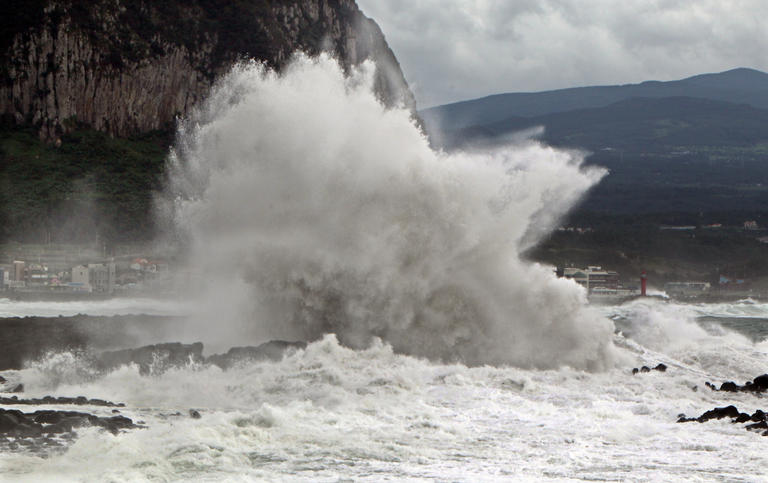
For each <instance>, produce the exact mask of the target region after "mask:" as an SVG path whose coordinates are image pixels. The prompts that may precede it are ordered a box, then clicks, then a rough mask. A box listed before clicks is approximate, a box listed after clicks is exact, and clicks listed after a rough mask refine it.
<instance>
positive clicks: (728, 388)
mask: <svg viewBox="0 0 768 483" xmlns="http://www.w3.org/2000/svg"><path fill="white" fill-rule="evenodd" d="M740 389H741V387H740V386H739V385H737V384H736V383H735V382H732V381H728V382H724V383H722V384H721V385H720V391H725V392H739V390H740Z"/></svg>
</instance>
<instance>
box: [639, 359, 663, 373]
mask: <svg viewBox="0 0 768 483" xmlns="http://www.w3.org/2000/svg"><path fill="white" fill-rule="evenodd" d="M651 371H659V372H666V371H667V366H666V364H663V363H661V362H660V363H658V364H657V365H656V367H654V368H653V369H651V368H650V367H648V366H643V367H641V368H639V369H638V368H637V367H635V368H634V369H632V374H633V375H634V374H637V373H638V372H651Z"/></svg>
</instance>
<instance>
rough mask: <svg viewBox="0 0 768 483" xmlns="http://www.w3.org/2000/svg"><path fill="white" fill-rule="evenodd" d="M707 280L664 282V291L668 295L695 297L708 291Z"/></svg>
mask: <svg viewBox="0 0 768 483" xmlns="http://www.w3.org/2000/svg"><path fill="white" fill-rule="evenodd" d="M710 288H711V286H710V284H709V282H669V283H666V284H664V291H665V292H667V295H669V296H670V297H696V296H699V295H702V294H704V293H706V292H709V289H710Z"/></svg>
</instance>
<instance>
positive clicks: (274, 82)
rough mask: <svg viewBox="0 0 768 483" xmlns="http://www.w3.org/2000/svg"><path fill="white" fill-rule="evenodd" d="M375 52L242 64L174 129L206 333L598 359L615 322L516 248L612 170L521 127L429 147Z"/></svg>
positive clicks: (178, 205)
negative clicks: (488, 139)
mask: <svg viewBox="0 0 768 483" xmlns="http://www.w3.org/2000/svg"><path fill="white" fill-rule="evenodd" d="M371 73H372V65H370V64H365V65H363V67H362V68H360V69H357V70H353V71H352V72H351V73H350V74H349V75H345V74H344V73H343V72H342V69H341V68H340V67H339V66H338V64H337V63H336V62H335V61H334V60H333V59H331V58H328V57H326V56H320V57H318V58H307V57H304V56H298V57H297V58H296V59H295V60H294V61H293V62H292V63H291V64H290V65H289V66H288V67H287V68H286V69H285V70H284V71H283V72H282V73H280V74H277V73H275V72H273V71H271V70H269V69H267V68H265V67H264V66H262V65H260V64H256V63H244V64H240V65H238V66H236V67H235V68H234V69H233V70H232V72H230V73H229V74H228V75H227V76H225V77H224V78H223V79H222V80H221V81H220V82H219V83H218V84H217V86H216V87H215V88H214V90H213V92H212V94H211V96H210V98H209V100H208V101H207V102H206V103H204V105H203V106H202V107H201V108H200V109H199V110H198V111H197V112H196V113H195V114H194V115H193V116H192V117H191V118H190V119H188V120H187V121H185V122H184V124H183V125H182V128H181V130H180V136H179V142H178V143H177V148H176V149H175V151H174V153H173V154H172V156H171V160H170V166H169V180H170V183H169V189H168V193H167V197H166V201H167V204H166V205H165V208H166V213H168V214H169V215H170V216H171V217H172V219H173V222H174V225H175V229H176V230H177V233H180V234H181V237H182V239H185V240H188V241H189V242H190V244H191V256H190V263H191V267H192V271H193V272H194V273H198V274H199V276H200V278H201V279H202V281H203V285H202V286H203V290H201V293H200V294H199V295H198V298H199V301H200V303H199V305H197V306H195V309H194V310H193V311H194V312H196V313H197V314H198V316H197V317H196V319H197V324H196V329H194V330H193V333H194V334H195V335H199V338H202V339H204V341H206V342H208V343H209V344H213V346H214V347H222V348H223V347H227V346H230V345H236V344H241V345H242V343H243V341H249V342H251V343H254V342H258V341H263V340H268V339H276V338H279V339H303V340H315V339H317V338H319V337H321V336H322V335H323V334H326V333H335V334H337V336H338V338H339V340H340V341H341V342H342V343H344V344H347V345H349V346H351V347H357V348H361V347H366V346H367V345H368V344H369V343H370V342H371V340H372V339H373V338H375V337H378V338H381V339H383V340H385V341H387V342H388V343H389V344H391V345H392V346H393V347H394V348H395V350H396V351H399V352H403V353H408V354H414V355H418V356H426V357H430V358H433V359H441V360H457V361H462V362H465V363H468V364H485V363H491V364H514V365H518V366H521V367H540V368H551V367H559V366H563V365H568V366H571V367H575V368H582V369H590V370H599V369H605V368H606V367H610V366H611V365H612V364H613V363H614V360H615V354H614V353H615V351H614V348H613V346H612V342H611V336H612V332H613V326H612V324H611V322H610V320H608V319H606V318H604V317H602V316H600V314H598V313H597V312H596V311H594V310H592V309H591V308H589V307H587V306H586V300H585V296H584V292H583V290H582V289H581V288H580V287H578V286H577V285H576V284H574V283H573V282H571V281H567V280H560V279H557V278H556V277H555V275H554V274H553V273H552V269H551V267H545V266H542V265H539V264H536V263H531V262H528V261H526V260H524V259H523V258H522V257H521V252H522V251H524V250H525V249H527V248H529V247H530V246H532V244H534V243H536V242H537V241H538V240H540V239H541V237H543V236H545V235H546V234H547V233H548V232H549V231H550V230H551V229H553V228H554V226H555V225H556V223H557V222H558V220H559V219H560V217H561V216H562V215H563V214H564V213H565V212H566V211H567V210H568V209H569V208H570V207H572V206H573V204H574V203H575V202H576V201H577V200H578V199H579V198H580V197H581V196H582V195H583V194H584V193H585V191H586V190H587V189H589V188H590V187H591V186H592V185H593V184H595V183H596V182H597V181H598V180H599V179H600V177H601V176H602V175H603V171H602V170H600V169H595V168H585V167H583V166H582V161H583V159H582V157H581V155H580V154H579V153H572V152H565V151H558V150H555V149H552V148H549V147H546V146H542V145H541V144H539V143H537V142H534V141H531V140H523V141H520V142H519V143H518V144H516V145H512V146H507V147H504V148H499V149H496V150H494V151H484V152H465V153H456V154H446V153H443V152H436V151H434V150H432V149H431V147H430V146H429V143H428V141H427V139H426V138H425V137H424V135H423V134H422V132H421V131H420V130H419V129H418V128H417V126H416V125H415V124H414V122H413V120H412V118H411V113H410V112H409V111H407V110H406V109H397V108H395V109H387V108H385V107H384V106H382V104H381V103H380V102H379V100H378V99H377V97H376V95H375V93H374V91H373V88H372V85H373V82H372V75H371Z"/></svg>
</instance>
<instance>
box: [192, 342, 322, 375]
mask: <svg viewBox="0 0 768 483" xmlns="http://www.w3.org/2000/svg"><path fill="white" fill-rule="evenodd" d="M306 346H307V344H306V342H288V341H284V340H272V341H269V342H265V343H263V344H261V345H259V346H257V347H254V346H246V347H233V348H231V349H229V351H227V353H226V354H214V355H212V356H210V357H208V358H207V359H206V362H207V363H208V364H213V365H216V366H219V367H221V368H222V369H229V368H231V367H233V366H235V365H237V364H239V363H242V362H244V361H260V360H271V361H279V360H281V359H282V358H283V356H284V355H285V354H286V352H287V351H289V350H291V349H304V348H305V347H306Z"/></svg>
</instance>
